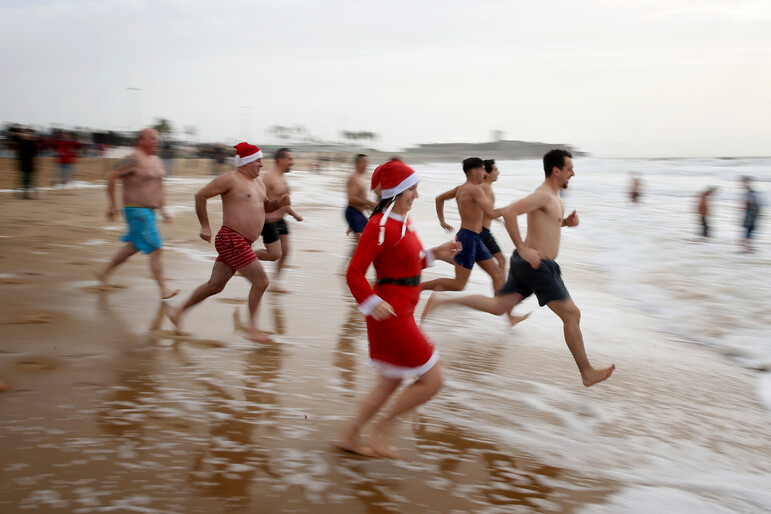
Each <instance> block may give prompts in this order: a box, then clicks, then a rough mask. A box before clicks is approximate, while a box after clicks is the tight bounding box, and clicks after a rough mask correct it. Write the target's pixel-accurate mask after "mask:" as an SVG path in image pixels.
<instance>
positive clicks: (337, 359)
mask: <svg viewBox="0 0 771 514" xmlns="http://www.w3.org/2000/svg"><path fill="white" fill-rule="evenodd" d="M348 304H349V305H348V309H347V315H346V319H345V321H344V322H343V327H342V330H341V331H340V337H338V339H337V347H336V348H335V355H334V359H333V360H332V364H334V365H335V367H336V368H337V369H338V372H339V373H340V379H341V380H342V383H343V387H344V388H345V393H344V394H345V396H347V397H349V398H355V396H356V395H355V394H354V393H353V391H354V388H355V387H356V354H357V348H356V341H357V340H359V338H361V337H364V335H365V334H366V332H367V325H366V323H365V321H364V317H363V316H362V315H361V312H360V311H359V308H358V306H357V305H356V303H354V302H348Z"/></svg>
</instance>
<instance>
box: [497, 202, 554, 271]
mask: <svg viewBox="0 0 771 514" xmlns="http://www.w3.org/2000/svg"><path fill="white" fill-rule="evenodd" d="M547 200H548V198H547V197H546V196H545V195H544V194H542V193H540V192H538V191H536V192H535V193H532V194H530V195H528V196H526V197H524V198H522V199H521V200H518V201H516V202H514V203H512V204H510V205H509V206H508V207H504V208H503V209H502V210H503V221H504V223H505V224H506V231H507V232H508V233H509V237H510V238H511V241H512V242H513V243H514V247H515V248H516V249H517V252H519V255H520V257H522V258H523V259H525V260H526V261H527V262H528V263H530V266H532V267H533V269H537V268H538V266H540V265H541V256H540V254H539V253H538V251H537V250H534V249H532V248H529V247H527V246H526V245H525V243H524V241H522V236H521V234H520V232H519V224H518V223H517V216H519V215H520V214H527V213H528V212H532V211H534V210H536V209H540V208H542V207H544V206H545V205H546V201H547Z"/></svg>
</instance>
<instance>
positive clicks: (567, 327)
mask: <svg viewBox="0 0 771 514" xmlns="http://www.w3.org/2000/svg"><path fill="white" fill-rule="evenodd" d="M543 167H544V173H545V174H546V178H545V180H544V182H543V184H541V186H539V187H538V188H537V189H536V190H535V192H533V193H532V194H530V195H529V196H526V197H525V198H522V199H521V200H518V201H516V202H514V203H512V204H511V205H509V206H508V207H506V208H504V214H503V218H504V221H505V223H506V230H508V232H509V236H511V240H512V241H513V242H514V246H515V247H516V250H515V251H514V254H513V255H512V256H511V262H510V263H509V276H508V279H507V281H506V283H505V284H504V286H503V287H502V288H501V290H500V291H498V293H497V294H496V296H495V297H494V298H489V297H485V296H482V295H472V296H463V297H450V296H449V295H448V296H446V297H444V296H440V295H439V293H434V294H432V295H431V298H429V300H428V303H427V304H426V307H425V309H424V310H423V315H422V318H425V317H426V316H427V315H428V314H429V313H430V312H432V311H433V310H435V309H436V308H438V307H439V306H441V305H446V304H448V305H449V304H455V305H465V306H467V307H471V308H473V309H477V310H480V311H484V312H489V313H491V314H496V315H501V314H508V313H510V312H511V309H513V308H514V306H516V305H517V304H518V303H520V302H521V301H522V300H524V299H525V298H527V297H528V296H530V295H531V294H533V293H535V294H536V296H537V297H538V304H539V305H541V306H544V305H546V306H548V307H549V309H551V310H552V311H553V312H554V313H555V314H556V315H557V316H559V317H560V319H561V320H562V324H563V327H564V333H565V342H566V343H567V345H568V348H569V349H570V352H571V353H572V354H573V359H574V360H575V362H576V365H577V366H578V370H579V372H580V373H581V380H582V382H583V384H584V385H585V386H591V385H593V384H596V383H597V382H601V381H603V380H605V379H606V378H608V377H609V376H610V375H611V373H613V370H614V369H615V366H614V365H611V366H609V367H607V368H595V367H593V366H592V365H591V364H590V363H589V359H588V358H587V356H586V351H585V349H584V339H583V335H582V333H581V328H580V326H579V322H580V320H581V312H580V311H579V310H578V307H576V304H575V303H573V300H572V299H571V298H570V294H569V293H568V290H567V287H565V284H564V283H563V281H562V273H561V271H560V267H559V265H558V264H557V263H556V262H555V260H554V259H556V258H557V254H558V253H559V246H560V233H561V229H562V227H575V226H577V225H578V214H576V212H575V211H573V212H572V213H571V214H569V215H568V216H567V217H565V206H564V205H563V203H562V199H561V198H560V195H559V193H560V191H562V190H563V189H566V188H567V187H568V182H569V181H570V178H571V177H572V176H573V175H574V174H575V173H574V172H573V159H572V155H571V154H570V152H568V151H566V150H551V151H550V152H548V153H547V154H546V155H544V157H543ZM520 214H526V215H527V236H526V238H525V240H524V241H523V240H522V238H521V236H520V232H519V225H518V223H517V217H518V216H519V215H520Z"/></svg>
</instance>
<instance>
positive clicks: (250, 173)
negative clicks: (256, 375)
mask: <svg viewBox="0 0 771 514" xmlns="http://www.w3.org/2000/svg"><path fill="white" fill-rule="evenodd" d="M235 148H236V152H237V155H236V166H237V167H236V169H235V170H234V171H231V172H229V173H224V174H222V175H220V176H218V177H217V178H215V179H214V180H212V181H211V182H209V183H208V184H207V185H206V186H204V187H203V188H202V189H201V190H200V191H198V192H197V193H196V194H195V213H196V214H197V215H198V220H199V221H200V223H201V233H200V236H201V239H203V240H204V241H206V242H207V243H210V242H211V236H212V231H211V227H210V226H209V217H208V214H207V211H206V202H207V200H208V199H209V198H213V197H215V196H219V197H220V198H222V228H221V229H220V231H219V232H218V233H217V237H216V238H215V239H214V247H215V248H216V249H217V254H218V257H217V260H216V261H214V268H213V269H212V273H211V278H209V281H208V282H206V283H204V284H201V285H200V286H198V288H196V290H195V291H193V294H192V295H190V298H188V299H187V301H186V302H185V303H184V304H183V305H182V307H180V308H178V309H174V308H171V307H169V308H168V309H167V310H166V314H167V315H168V317H169V319H170V320H171V322H172V323H174V327H175V329H176V331H177V333H182V315H183V314H184V313H185V312H186V311H187V310H188V309H190V308H191V307H193V306H194V305H196V304H198V303H200V302H202V301H204V300H205V299H206V298H208V297H210V296H212V295H215V294H217V293H219V292H220V291H222V290H223V289H224V288H225V285H226V284H227V283H228V281H229V280H230V279H231V278H233V275H235V274H236V272H238V273H240V274H241V275H243V276H244V277H246V279H247V280H249V282H251V284H252V288H251V290H250V291H249V333H248V338H249V339H250V340H252V341H254V342H258V343H269V342H272V339H271V338H270V337H269V336H268V335H266V334H264V333H263V332H261V331H260V330H259V329H258V328H257V308H258V307H259V305H260V300H261V299H262V295H263V293H264V292H265V289H266V288H267V287H268V283H269V281H268V275H267V274H266V273H265V270H264V269H263V267H262V264H261V263H260V261H259V260H258V259H257V254H256V253H255V252H254V250H253V249H252V244H253V243H254V241H255V240H256V239H257V238H258V237H259V236H260V232H261V231H262V228H263V224H264V223H265V213H266V212H271V211H277V210H280V209H281V208H282V207H288V206H289V204H290V203H291V202H290V200H289V195H287V194H283V195H281V196H280V197H279V198H277V199H275V200H269V199H268V196H267V193H266V192H265V184H263V182H262V179H261V178H260V169H262V151H261V150H260V149H259V148H257V147H256V146H254V145H250V144H249V143H245V142H244V143H239V144H237V145H236V146H235Z"/></svg>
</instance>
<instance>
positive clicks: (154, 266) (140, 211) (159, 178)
mask: <svg viewBox="0 0 771 514" xmlns="http://www.w3.org/2000/svg"><path fill="white" fill-rule="evenodd" d="M157 152H158V133H157V132H156V131H155V130H153V129H151V128H146V129H144V130H142V132H140V133H139V139H138V140H137V146H136V150H134V151H133V152H132V153H131V154H130V155H129V156H128V157H126V158H125V159H122V160H121V161H119V162H118V163H117V164H116V165H115V167H114V168H113V169H112V170H111V171H110V172H109V173H107V176H106V178H107V198H108V199H109V201H110V208H109V209H108V211H107V219H108V220H110V221H112V220H114V219H115V218H116V216H118V212H119V211H118V204H117V203H116V201H115V183H116V182H117V180H118V179H121V180H122V181H123V214H124V216H125V217H126V223H127V224H128V232H127V233H126V235H124V236H123V237H122V238H121V241H125V242H126V245H125V246H124V247H123V248H121V249H120V250H118V252H117V253H116V254H115V255H114V256H113V258H112V260H111V261H110V262H109V263H107V266H105V268H104V269H102V270H101V271H97V272H96V273H95V275H96V278H98V279H99V281H100V282H101V283H102V288H103V289H107V288H108V287H109V286H108V284H107V279H108V278H109V276H110V274H111V273H112V272H113V271H115V268H117V267H118V266H120V265H121V264H123V262H124V261H125V260H126V259H128V258H129V257H131V256H132V255H134V254H135V253H137V252H142V253H146V254H149V255H150V269H151V270H152V272H153V276H154V277H155V280H156V282H158V285H159V286H160V288H161V298H163V299H164V300H165V299H167V298H171V297H172V296H176V295H177V294H179V290H178V289H176V290H171V289H169V288H168V287H167V285H166V280H165V278H164V276H163V263H162V262H161V245H162V244H163V239H162V238H161V234H160V233H159V232H158V227H157V226H156V222H155V209H158V211H160V213H161V216H163V219H164V220H166V221H169V219H170V218H169V216H168V215H167V214H166V212H165V211H164V209H163V203H164V198H163V177H164V176H165V175H166V172H165V171H164V170H163V163H162V162H161V160H160V159H159V158H158V157H157V156H156V153H157Z"/></svg>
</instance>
